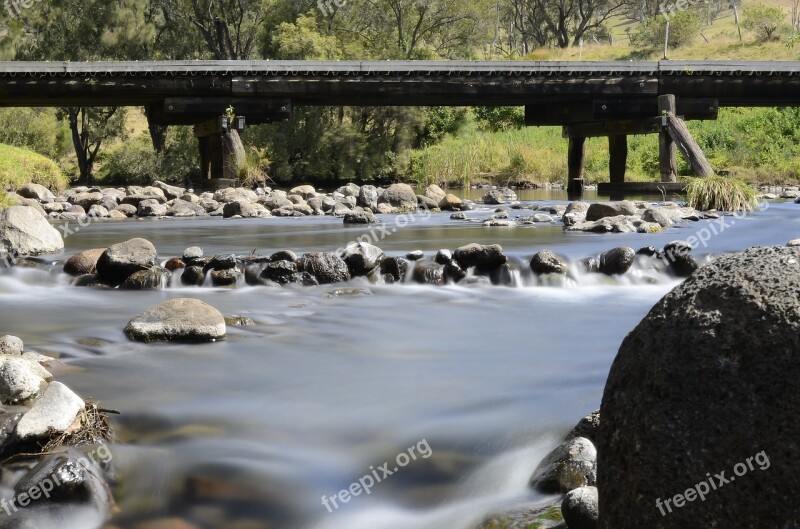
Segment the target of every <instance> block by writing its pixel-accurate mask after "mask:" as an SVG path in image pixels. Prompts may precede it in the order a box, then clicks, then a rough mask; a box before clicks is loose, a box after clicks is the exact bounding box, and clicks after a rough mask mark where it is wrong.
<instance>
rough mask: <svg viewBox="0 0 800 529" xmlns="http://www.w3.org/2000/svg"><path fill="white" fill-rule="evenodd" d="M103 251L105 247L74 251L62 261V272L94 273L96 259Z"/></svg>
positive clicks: (73, 273) (70, 273) (75, 274)
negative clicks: (74, 252)
mask: <svg viewBox="0 0 800 529" xmlns="http://www.w3.org/2000/svg"><path fill="white" fill-rule="evenodd" d="M105 251H106V249H105V248H94V249H91V250H85V251H83V252H80V253H76V254H75V255H73V256H72V257H70V258H69V259H67V262H66V263H64V273H65V274H69V275H71V276H80V275H83V274H94V273H95V272H96V271H97V261H99V260H100V256H101V255H103V252H105Z"/></svg>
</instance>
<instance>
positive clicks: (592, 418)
mask: <svg viewBox="0 0 800 529" xmlns="http://www.w3.org/2000/svg"><path fill="white" fill-rule="evenodd" d="M599 430H600V410H595V411H593V412H592V413H590V414H589V415H587V416H586V417H584V418H583V419H581V420H580V421H578V424H576V425H575V427H574V428H572V430H570V431H569V433H568V434H567V436H566V438H565V440H569V439H572V438H574V437H585V438H586V439H588V440H590V441H591V442H592V443H595V445H596V444H597V432H598V431H599Z"/></svg>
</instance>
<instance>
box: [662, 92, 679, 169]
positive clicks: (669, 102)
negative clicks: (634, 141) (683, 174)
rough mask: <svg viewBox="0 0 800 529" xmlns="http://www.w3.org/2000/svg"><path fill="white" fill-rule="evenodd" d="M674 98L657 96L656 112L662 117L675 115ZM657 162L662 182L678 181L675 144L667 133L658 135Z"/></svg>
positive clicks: (671, 96)
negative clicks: (667, 114) (670, 114)
mask: <svg viewBox="0 0 800 529" xmlns="http://www.w3.org/2000/svg"><path fill="white" fill-rule="evenodd" d="M675 108H676V104H675V96H674V95H664V96H658V112H659V114H661V115H664V114H665V113H667V112H672V113H673V114H674V113H675ZM658 162H659V166H660V168H661V181H662V182H676V181H677V179H678V160H677V151H676V149H675V142H673V141H672V138H670V136H669V134H668V133H667V131H665V130H662V131H661V132H659V134H658Z"/></svg>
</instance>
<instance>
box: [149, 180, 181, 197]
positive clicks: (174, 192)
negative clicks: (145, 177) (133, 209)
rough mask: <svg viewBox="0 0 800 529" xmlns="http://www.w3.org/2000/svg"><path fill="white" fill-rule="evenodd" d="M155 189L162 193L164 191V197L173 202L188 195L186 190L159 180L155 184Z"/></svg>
mask: <svg viewBox="0 0 800 529" xmlns="http://www.w3.org/2000/svg"><path fill="white" fill-rule="evenodd" d="M153 187H157V188H159V189H160V190H161V191H163V192H164V196H165V197H167V198H168V199H169V200H172V199H174V198H181V197H182V196H183V195H184V193H186V190H185V189H184V188H182V187H177V186H171V185H169V184H166V183H164V182H161V181H158V180H156V181H155V182H153Z"/></svg>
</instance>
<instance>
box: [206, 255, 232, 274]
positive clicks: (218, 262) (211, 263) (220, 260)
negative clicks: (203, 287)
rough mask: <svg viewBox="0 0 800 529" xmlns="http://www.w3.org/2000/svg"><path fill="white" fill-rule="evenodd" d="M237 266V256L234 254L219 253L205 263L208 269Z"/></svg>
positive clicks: (224, 268) (223, 268)
mask: <svg viewBox="0 0 800 529" xmlns="http://www.w3.org/2000/svg"><path fill="white" fill-rule="evenodd" d="M231 268H236V256H235V255H233V254H227V255H224V254H217V255H215V256H214V257H212V258H211V259H209V260H208V262H207V263H206V265H205V269H206V271H208V270H229V269H231Z"/></svg>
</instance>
